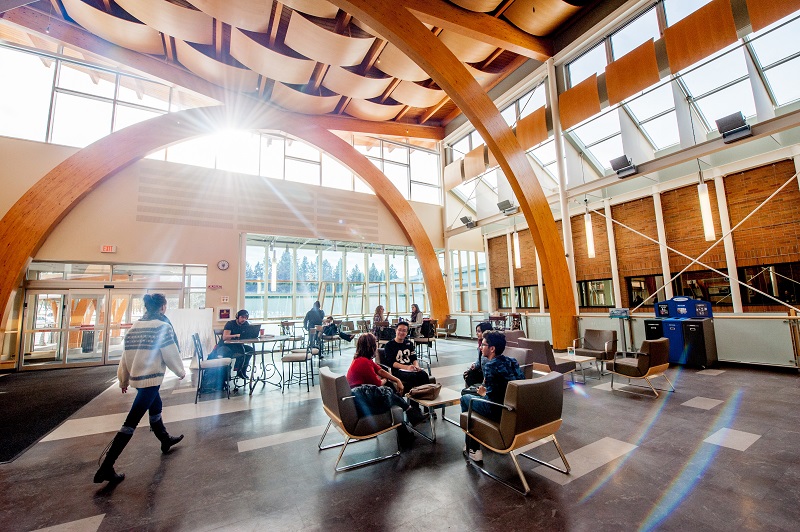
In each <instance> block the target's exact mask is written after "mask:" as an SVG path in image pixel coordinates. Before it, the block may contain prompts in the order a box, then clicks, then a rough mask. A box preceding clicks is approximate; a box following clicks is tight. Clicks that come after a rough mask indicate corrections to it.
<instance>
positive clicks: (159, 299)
mask: <svg viewBox="0 0 800 532" xmlns="http://www.w3.org/2000/svg"><path fill="white" fill-rule="evenodd" d="M143 299H144V308H146V309H147V312H150V313H154V312H158V311H159V310H161V307H163V306H164V305H166V304H167V298H166V297H164V294H145V295H144V298H143Z"/></svg>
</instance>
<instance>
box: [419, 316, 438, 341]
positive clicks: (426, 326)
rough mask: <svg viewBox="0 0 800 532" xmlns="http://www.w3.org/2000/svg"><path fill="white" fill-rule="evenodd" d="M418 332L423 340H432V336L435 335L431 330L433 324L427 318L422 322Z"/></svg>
mask: <svg viewBox="0 0 800 532" xmlns="http://www.w3.org/2000/svg"><path fill="white" fill-rule="evenodd" d="M419 332H420V334H422V336H424V337H425V338H433V336H434V335H435V334H436V331H435V330H434V328H433V322H432V321H431V320H430V319H428V318H425V319H424V320H422V327H420V329H419Z"/></svg>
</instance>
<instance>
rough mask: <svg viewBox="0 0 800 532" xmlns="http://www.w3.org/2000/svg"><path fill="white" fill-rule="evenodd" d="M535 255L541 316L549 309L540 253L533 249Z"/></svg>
mask: <svg viewBox="0 0 800 532" xmlns="http://www.w3.org/2000/svg"><path fill="white" fill-rule="evenodd" d="M533 254H534V255H535V256H536V289H537V290H538V292H539V314H544V313H545V312H547V307H545V305H544V285H543V284H542V274H541V270H540V269H539V268H541V263H540V262H539V251H538V250H537V249H536V248H533Z"/></svg>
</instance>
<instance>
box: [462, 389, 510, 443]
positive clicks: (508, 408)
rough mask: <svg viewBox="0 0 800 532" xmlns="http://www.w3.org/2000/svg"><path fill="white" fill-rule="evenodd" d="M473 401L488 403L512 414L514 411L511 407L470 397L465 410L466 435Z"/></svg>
mask: <svg viewBox="0 0 800 532" xmlns="http://www.w3.org/2000/svg"><path fill="white" fill-rule="evenodd" d="M473 401H478V402H481V403H488V404H490V405H495V406H499V407H501V408H505V409H506V410H508V411H509V412H513V411H514V408H513V407H511V406H508V405H504V404H500V403H495V402H494V401H490V400H488V399H484V398H483V397H478V396H474V397H470V398H469V404H468V408H467V434H469V426H470V422H471V421H472V402H473Z"/></svg>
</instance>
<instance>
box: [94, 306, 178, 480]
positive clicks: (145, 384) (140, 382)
mask: <svg viewBox="0 0 800 532" xmlns="http://www.w3.org/2000/svg"><path fill="white" fill-rule="evenodd" d="M144 307H145V309H146V312H145V314H144V316H142V319H141V320H139V321H137V322H136V323H134V324H133V327H131V328H130V330H129V331H128V334H126V335H125V351H124V352H123V354H122V359H121V360H120V361H119V368H118V369H117V378H118V379H119V387H120V388H122V393H127V391H128V385H130V386H133V387H134V388H136V397H135V398H134V400H133V405H131V410H130V412H128V417H127V418H125V422H124V423H123V424H122V427H121V428H120V429H119V432H117V434H116V436H114V439H113V440H112V442H111V443H110V444H109V447H108V452H107V453H106V455H105V459H104V460H103V463H102V465H100V469H98V470H97V473H95V475H94V481H95V483H97V484H99V483H101V482H105V481H106V480H108V481H111V482H121V481H122V480H123V479H124V478H125V475H123V474H121V473H117V472H116V471H114V462H115V461H116V460H117V458H119V455H120V454H121V453H122V450H123V449H124V448H125V446H126V445H128V442H129V441H131V437H133V431H134V430H136V426H137V425H138V424H139V421H141V419H142V417H143V416H144V414H145V412H148V411H149V412H150V428H152V429H153V433H154V434H155V435H156V438H158V440H159V441H160V442H161V452H162V453H164V454H166V453H168V452H169V450H170V447H172V446H173V445H175V444H177V443H178V442H179V441H181V440H182V439H183V434H181V435H180V436H176V437H173V436H170V435H169V434H168V433H167V429H166V427H164V422H163V421H162V420H161V396H160V395H159V394H158V389H159V388H160V387H161V383H162V382H163V381H164V372H165V371H166V368H169V369H170V370H172V372H173V373H175V375H177V376H178V378H179V379H183V378H184V377H185V376H186V371H185V370H184V369H183V362H182V361H181V357H180V351H179V349H178V339H177V337H176V336H175V331H174V330H173V329H172V324H171V323H170V321H169V319H168V318H167V317H166V316H164V312H165V311H166V310H167V299H166V298H165V297H164V295H163V294H146V295H145V296H144ZM101 458H102V455H101Z"/></svg>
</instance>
